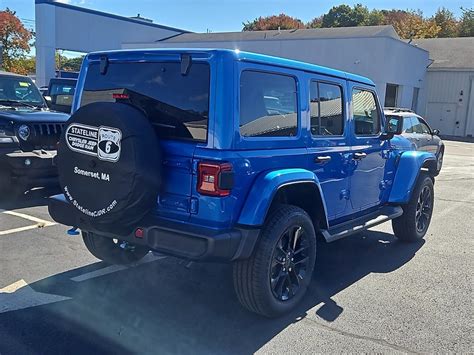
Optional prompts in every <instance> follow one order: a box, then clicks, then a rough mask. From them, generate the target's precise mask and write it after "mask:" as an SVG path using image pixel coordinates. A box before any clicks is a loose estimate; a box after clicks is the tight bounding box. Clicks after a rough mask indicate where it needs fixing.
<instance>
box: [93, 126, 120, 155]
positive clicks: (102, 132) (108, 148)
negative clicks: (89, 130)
mask: <svg viewBox="0 0 474 355" xmlns="http://www.w3.org/2000/svg"><path fill="white" fill-rule="evenodd" d="M121 140H122V132H121V131H120V130H118V129H116V128H110V127H99V137H98V141H99V142H98V150H97V153H98V154H97V155H98V157H99V159H100V160H106V161H111V162H117V161H118V160H119V159H120V151H121V147H120V142H121Z"/></svg>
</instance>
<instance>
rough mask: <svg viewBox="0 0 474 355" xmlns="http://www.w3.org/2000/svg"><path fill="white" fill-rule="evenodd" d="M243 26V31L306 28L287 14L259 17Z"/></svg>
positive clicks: (301, 22)
mask: <svg viewBox="0 0 474 355" xmlns="http://www.w3.org/2000/svg"><path fill="white" fill-rule="evenodd" d="M243 26H244V28H243V29H242V31H265V30H278V29H280V30H294V29H298V28H305V25H304V23H303V21H301V20H299V19H297V18H294V17H291V16H288V15H285V14H280V15H273V16H266V17H259V18H256V19H255V20H253V21H248V22H246V23H243Z"/></svg>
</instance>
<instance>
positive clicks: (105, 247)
mask: <svg viewBox="0 0 474 355" xmlns="http://www.w3.org/2000/svg"><path fill="white" fill-rule="evenodd" d="M82 239H83V240H84V244H85V245H86V247H87V249H88V250H89V251H90V252H91V254H92V255H94V256H95V257H96V258H98V259H100V260H102V261H105V262H106V263H108V264H121V265H126V264H133V263H136V262H137V261H139V260H140V259H142V258H143V257H144V256H145V255H146V254H148V252H149V249H148V248H146V247H143V246H141V245H135V244H131V243H128V242H125V241H122V240H120V239H112V238H108V237H104V236H101V235H98V234H95V233H90V232H83V233H82Z"/></svg>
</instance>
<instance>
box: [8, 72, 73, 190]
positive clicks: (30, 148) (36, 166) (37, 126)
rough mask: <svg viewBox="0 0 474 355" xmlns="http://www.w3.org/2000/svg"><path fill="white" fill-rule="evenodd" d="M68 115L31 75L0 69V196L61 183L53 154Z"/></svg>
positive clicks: (54, 154)
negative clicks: (48, 101) (52, 103)
mask: <svg viewBox="0 0 474 355" xmlns="http://www.w3.org/2000/svg"><path fill="white" fill-rule="evenodd" d="M68 118H69V115H67V114H64V113H60V112H54V111H50V110H49V109H48V106H47V105H46V102H45V100H44V98H43V96H42V95H41V93H40V92H39V90H38V88H37V87H36V85H35V84H34V83H33V82H32V81H31V79H30V78H28V77H26V76H22V75H17V74H13V73H7V72H1V71H0V199H2V198H3V197H4V195H5V194H11V195H13V194H15V195H18V194H21V193H23V192H25V191H26V190H28V189H30V188H33V187H46V186H51V185H56V184H57V183H58V182H57V169H56V167H55V165H54V163H53V158H54V157H55V156H56V145H57V142H58V140H59V138H60V136H61V132H62V129H63V126H64V124H65V122H66V121H67V120H68Z"/></svg>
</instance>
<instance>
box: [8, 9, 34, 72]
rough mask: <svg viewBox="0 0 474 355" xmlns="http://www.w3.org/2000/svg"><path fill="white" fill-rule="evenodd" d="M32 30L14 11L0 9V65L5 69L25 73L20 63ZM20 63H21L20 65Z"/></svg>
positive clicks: (28, 45) (24, 56)
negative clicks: (0, 55) (26, 26)
mask: <svg viewBox="0 0 474 355" xmlns="http://www.w3.org/2000/svg"><path fill="white" fill-rule="evenodd" d="M32 39H33V32H32V31H29V30H28V29H26V28H25V26H23V24H22V23H21V21H20V19H19V18H18V17H17V16H16V13H15V12H14V11H11V10H10V9H8V8H7V9H6V10H3V11H0V43H1V44H2V67H3V69H4V70H6V71H11V72H15V73H19V74H27V73H26V72H25V71H26V68H25V66H24V65H23V64H22V63H23V61H24V60H25V59H26V54H27V53H28V52H29V51H30V41H31V40H32ZM20 64H21V65H20Z"/></svg>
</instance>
